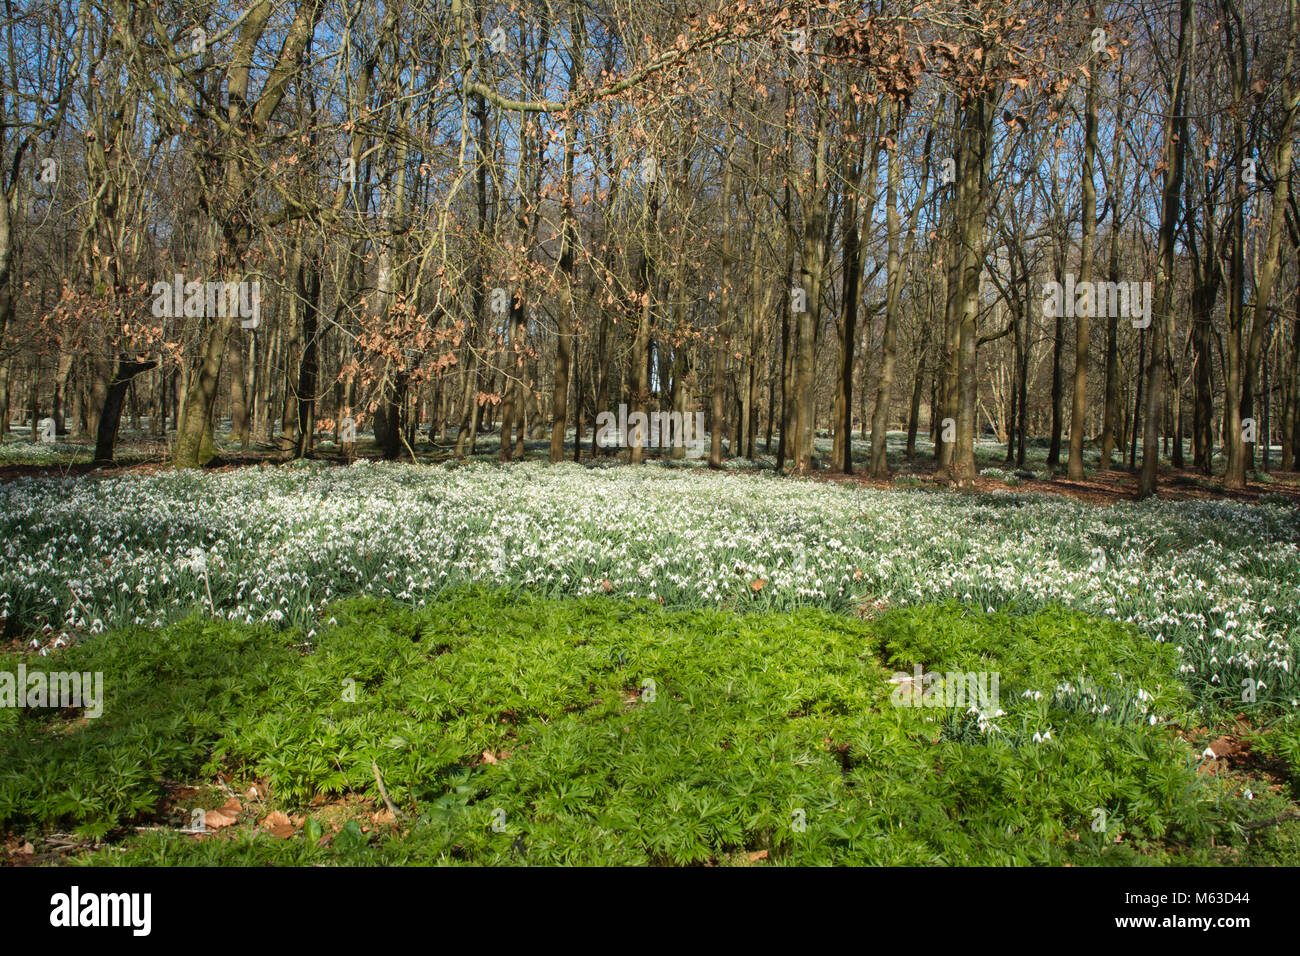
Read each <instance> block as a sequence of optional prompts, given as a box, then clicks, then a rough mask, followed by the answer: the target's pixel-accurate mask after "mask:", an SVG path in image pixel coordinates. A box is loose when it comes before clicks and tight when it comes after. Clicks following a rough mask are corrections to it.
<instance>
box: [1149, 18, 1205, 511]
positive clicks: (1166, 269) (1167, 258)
mask: <svg viewBox="0 0 1300 956" xmlns="http://www.w3.org/2000/svg"><path fill="white" fill-rule="evenodd" d="M1191 31H1192V0H1180V10H1179V24H1178V74H1177V77H1176V79H1175V80H1174V86H1173V89H1172V90H1171V96H1170V101H1169V114H1168V115H1167V116H1166V117H1165V130H1164V134H1165V135H1164V152H1165V164H1166V168H1165V185H1164V196H1163V199H1162V204H1161V216H1160V232H1159V236H1158V240H1157V254H1156V259H1157V268H1156V282H1155V288H1154V290H1153V293H1152V298H1153V299H1154V300H1155V302H1154V303H1153V305H1154V308H1153V309H1152V317H1151V324H1152V328H1151V354H1150V356H1149V357H1148V358H1147V367H1146V369H1145V378H1146V383H1145V390H1146V408H1145V421H1144V427H1143V435H1142V471H1141V473H1140V474H1139V476H1138V497H1139V498H1148V497H1150V496H1151V495H1154V494H1155V493H1156V478H1157V469H1158V467H1159V455H1160V425H1161V420H1162V419H1163V418H1164V368H1165V356H1164V349H1163V347H1162V344H1161V343H1162V342H1163V339H1164V337H1163V334H1162V333H1163V331H1164V329H1165V323H1166V322H1167V321H1168V317H1169V312H1170V310H1171V309H1172V307H1173V293H1174V288H1173V281H1174V240H1175V238H1176V235H1175V234H1176V232H1177V229H1178V220H1179V206H1180V201H1181V198H1182V184H1183V159H1184V156H1185V155H1186V148H1187V117H1186V116H1185V115H1184V113H1183V100H1184V90H1185V88H1186V83H1187V69H1188V61H1189V60H1190V58H1191V46H1192V42H1193V40H1192V33H1191Z"/></svg>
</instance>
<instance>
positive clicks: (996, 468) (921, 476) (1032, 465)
mask: <svg viewBox="0 0 1300 956" xmlns="http://www.w3.org/2000/svg"><path fill="white" fill-rule="evenodd" d="M903 439H904V435H903V433H901V432H891V433H890V466H891V475H890V477H888V478H872V477H870V476H869V475H868V474H867V473H866V472H867V464H868V462H869V455H870V446H869V443H867V442H862V441H860V440H859V439H856V438H855V439H854V442H853V446H854V452H853V457H854V462H855V471H854V473H853V474H850V475H845V474H843V473H842V472H838V471H833V470H831V469H829V468H828V467H826V466H825V462H827V461H829V458H830V455H829V451H830V443H829V441H827V440H825V439H819V440H818V443H817V444H818V453H819V461H818V462H815V465H816V466H817V467H816V468H815V470H814V472H813V476H814V477H816V478H818V479H820V480H825V481H831V482H845V483H851V484H855V485H861V486H864V487H871V488H891V487H897V486H899V485H903V486H908V485H911V484H913V483H914V482H915V483H919V484H921V485H922V486H925V487H934V488H943V487H946V482H941V481H939V480H938V479H937V478H936V477H935V464H934V457H933V446H932V445H931V444H930V443H928V442H926V441H924V440H918V443H917V449H918V454H917V456H916V457H915V458H912V459H910V460H909V459H907V458H905V457H904V455H903V454H902V450H903V449H902V444H903ZM499 447H500V437H499V436H498V435H495V434H492V433H486V434H485V435H483V436H482V437H481V439H480V443H479V448H478V449H477V451H476V454H475V455H474V456H472V457H471V456H467V460H479V461H491V460H495V459H496V457H497V451H498V449H499ZM565 449H566V456H565V460H566V461H571V460H573V458H572V456H573V442H572V439H571V438H570V439H569V440H568V441H566V443H565ZM1004 449H1005V446H1004V445H1001V444H995V443H992V442H989V441H987V440H986V441H983V442H981V443H980V444H979V445H978V446H977V452H976V458H977V463H978V465H979V466H980V468H981V474H980V476H979V477H978V478H977V479H976V480H975V481H974V483H973V484H972V486H971V490H974V491H981V492H988V491H994V490H998V489H1001V488H1014V489H1015V490H1016V491H1020V492H1029V493H1033V494H1047V495H1057V496H1061V497H1066V498H1073V499H1075V500H1078V501H1086V502H1089V503H1090V504H1098V505H1104V504H1114V503H1116V502H1121V501H1136V500H1137V498H1138V475H1137V471H1136V470H1134V469H1130V468H1128V467H1127V466H1121V467H1116V468H1112V469H1106V468H1101V467H1099V464H1098V460H1097V459H1098V448H1097V447H1096V446H1095V445H1090V446H1089V447H1088V448H1087V450H1086V452H1085V474H1084V477H1083V478H1082V479H1080V480H1071V479H1070V478H1068V477H1067V476H1066V472H1065V466H1064V464H1061V465H1058V466H1053V467H1050V468H1049V467H1048V466H1047V464H1046V458H1047V455H1046V447H1045V443H1044V442H1043V441H1041V440H1038V441H1035V442H1033V443H1031V446H1030V449H1029V455H1028V456H1027V462H1026V464H1027V466H1028V467H1027V469H1017V468H1016V467H1015V466H1013V465H1007V464H1005V463H1004V462H1003V458H1002V452H1003V451H1004ZM415 450H416V455H417V461H418V462H421V463H426V464H433V463H440V462H445V461H449V460H453V459H455V457H456V455H455V450H454V446H453V445H450V444H447V445H443V446H436V445H434V444H433V443H431V442H428V441H424V442H421V443H418V444H417V446H416V449H415ZM549 450H550V445H549V441H542V440H536V439H530V440H529V441H527V442H526V443H525V453H524V456H523V458H522V459H520V460H524V461H527V460H536V459H537V458H539V457H541V458H545V457H546V456H547V455H548V454H549ZM92 452H93V445H92V444H91V443H90V442H88V441H66V442H60V443H59V444H58V445H57V446H54V447H53V448H52V449H50V450H46V449H45V448H43V447H42V446H39V445H33V444H32V443H31V442H29V441H21V440H14V439H12V438H11V439H10V440H9V441H7V442H5V443H3V444H0V482H7V481H14V480H17V479H19V478H24V477H52V476H69V477H76V476H81V475H89V474H104V475H111V474H125V473H142V474H153V473H157V472H159V471H164V470H167V469H169V468H170V467H171V465H170V455H171V452H170V445H169V443H168V442H166V441H163V440H159V439H155V438H148V437H144V436H143V435H139V434H137V435H135V436H131V437H127V438H126V439H124V440H123V441H121V442H120V443H119V446H118V453H117V460H116V461H115V462H114V464H112V465H95V464H94V463H93V462H92V461H91V460H90V458H91V454H92ZM1272 455H1273V459H1274V461H1276V460H1277V457H1278V455H1279V450H1278V449H1277V448H1274V449H1273V451H1272ZM311 457H312V458H313V460H316V461H322V462H332V463H336V464H350V463H351V461H354V460H356V458H365V459H369V460H378V459H380V458H381V457H382V456H381V454H380V451H379V449H378V448H377V447H376V446H375V445H374V442H373V441H367V440H366V437H365V436H360V440H359V442H358V444H357V448H356V454H355V456H354V457H350V458H345V457H344V456H343V455H342V454H341V453H340V452H339V450H338V449H337V448H336V447H334V445H333V444H332V443H331V442H328V441H325V442H321V443H320V444H319V445H318V446H317V447H316V449H315V450H314V451H313V454H312V456H311ZM657 457H658V456H657V455H656V454H655V453H654V452H650V453H649V454H648V455H647V460H648V461H655V460H657ZM29 458H30V459H34V460H27V459H29ZM42 459H44V460H42ZM401 460H408V461H409V460H410V458H409V456H408V455H406V454H405V453H404V454H403V458H402V459H401ZM608 460H609V459H601V461H602V462H604V461H608ZM615 460H617V459H615ZM583 461H584V462H587V463H592V462H593V461H595V459H592V458H591V456H590V450H589V449H588V448H584V450H583ZM284 462H285V458H284V456H283V455H282V454H280V453H279V452H278V451H277V450H276V449H274V448H272V447H270V446H257V445H253V446H250V447H249V448H241V447H240V446H239V445H238V443H236V442H234V441H232V440H231V439H230V437H229V435H226V436H224V437H222V438H219V441H218V457H217V458H216V459H214V460H213V461H212V462H210V463H209V465H208V470H214V471H215V470H224V469H230V468H239V467H246V466H257V465H263V464H282V463H284ZM694 464H695V466H696V467H704V466H703V464H702V463H700V462H696V463H694ZM731 467H736V468H739V469H744V470H748V469H751V468H753V469H768V470H775V467H776V460H775V457H774V456H772V455H768V454H764V455H762V456H760V457H759V458H757V459H756V460H755V461H754V462H752V463H751V462H743V461H737V462H733V463H732V464H731ZM1215 469H1216V474H1212V475H1206V474H1204V473H1203V472H1201V471H1199V470H1195V469H1191V468H1174V467H1172V466H1170V465H1168V464H1166V463H1162V464H1161V467H1160V473H1159V495H1160V497H1161V498H1164V499H1167V500H1170V501H1208V500H1227V501H1248V502H1249V501H1258V500H1259V499H1260V497H1261V496H1279V497H1281V498H1284V499H1288V500H1291V501H1295V502H1300V472H1296V471H1280V470H1278V469H1277V468H1276V465H1274V467H1273V468H1272V469H1271V470H1269V471H1262V470H1260V471H1255V472H1252V473H1250V474H1249V475H1248V479H1247V484H1246V487H1245V488H1242V489H1229V488H1227V487H1225V485H1224V483H1223V477H1222V455H1221V454H1216V457H1215Z"/></svg>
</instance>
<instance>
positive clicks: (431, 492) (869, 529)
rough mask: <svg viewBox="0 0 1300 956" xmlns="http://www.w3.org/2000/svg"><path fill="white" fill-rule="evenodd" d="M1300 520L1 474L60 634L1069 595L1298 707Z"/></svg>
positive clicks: (1007, 505) (317, 477)
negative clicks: (417, 609)
mask: <svg viewBox="0 0 1300 956" xmlns="http://www.w3.org/2000/svg"><path fill="white" fill-rule="evenodd" d="M1298 517H1300V516H1298V515H1297V513H1296V511H1295V510H1294V509H1292V508H1290V507H1287V506H1285V505H1282V504H1255V505H1247V504H1240V503H1233V502H1162V501H1150V502H1143V503H1134V504H1122V505H1114V506H1109V507H1097V506H1094V505H1089V504H1086V503H1082V502H1077V501H1072V500H1069V499H1065V498H1057V497H1047V496H1035V495H1025V494H1020V493H1015V492H1008V491H997V492H994V493H991V494H984V495H957V494H946V493H937V494H936V493H928V492H899V491H887V490H879V489H872V488H860V487H854V486H849V485H837V484H830V483H824V482H817V481H797V480H791V479H782V478H776V477H774V476H773V475H771V474H769V473H761V472H738V471H729V472H723V473H711V472H708V471H703V470H700V469H686V468H677V467H672V466H662V465H646V466H643V467H640V468H631V467H617V468H585V467H581V466H578V465H575V464H571V463H566V464H561V465H549V464H544V463H540V462H523V463H518V464H515V465H511V466H506V467H501V466H498V465H494V464H486V463H471V464H462V465H460V466H450V467H438V466H430V467H413V466H410V465H403V464H375V463H370V462H358V463H356V464H355V465H353V466H352V467H350V468H340V467H335V466H325V465H309V466H306V467H295V468H273V467H263V468H246V469H240V470H233V471H226V472H219V473H202V472H164V473H159V474H151V475H145V474H131V475H123V476H118V477H111V478H101V477H97V476H89V477H82V478H40V479H23V480H19V481H15V482H11V483H8V484H4V485H0V532H2V533H0V542H2V543H0V619H5V618H9V619H11V620H9V621H8V624H9V632H10V633H19V634H22V635H27V634H29V633H33V632H43V631H44V629H45V628H50V630H49V631H47V632H45V633H46V634H47V635H48V636H49V637H50V638H52V637H53V636H54V635H55V634H56V633H58V632H61V631H66V630H90V629H91V625H92V623H96V622H97V623H98V625H99V627H98V628H96V630H98V629H100V628H114V627H122V626H128V625H141V626H146V627H158V626H161V625H162V624H164V623H167V622H170V621H173V620H175V619H177V618H180V617H184V616H185V615H187V614H190V613H192V612H195V611H197V612H199V613H212V612H210V611H209V610H208V609H209V607H212V608H214V609H215V613H217V614H220V615H223V616H225V617H226V618H228V619H231V620H237V621H244V622H270V623H276V624H281V625H286V626H287V625H297V626H300V627H303V628H304V630H306V629H307V628H309V627H310V626H312V625H314V624H316V623H318V620H317V619H318V617H319V614H320V611H321V609H322V608H323V607H324V606H325V605H326V604H327V603H328V602H329V601H331V600H333V599H337V598H340V597H345V596H348V595H354V594H373V595H376V596H383V597H389V598H393V599H395V600H398V601H403V602H408V603H412V604H417V605H418V604H422V603H424V602H426V601H427V600H429V599H430V598H431V597H433V596H435V595H437V594H438V593H439V592H441V591H444V590H446V589H449V588H452V587H456V586H460V585H465V584H475V583H482V584H502V585H514V586H522V587H527V588H530V589H534V590H538V591H541V592H543V593H548V594H555V595H562V594H563V595H584V594H611V595H615V596H622V597H637V598H650V599H653V600H658V601H661V602H663V603H665V604H667V605H669V606H700V605H722V606H728V607H737V608H742V609H743V608H746V607H759V608H765V609H784V608H789V607H794V606H797V605H815V606H821V607H826V608H829V609H832V610H839V611H854V610H859V609H863V608H869V607H871V606H876V607H883V606H896V605H904V604H917V603H925V602H933V601H946V600H957V601H961V602H967V603H970V604H972V605H976V606H978V607H981V608H1001V607H1006V606H1014V607H1016V608H1024V609H1033V608H1036V607H1042V606H1045V605H1049V604H1063V605H1066V606H1069V607H1072V608H1076V609H1078V610H1081V611H1084V612H1088V613H1092V614H1097V615H1104V616H1106V617H1110V618H1113V619H1116V620H1120V621H1125V622H1129V623H1132V624H1133V625H1135V626H1136V627H1138V628H1140V629H1142V630H1143V631H1145V632H1146V633H1148V634H1149V635H1150V636H1151V637H1152V639H1154V640H1158V641H1164V642H1168V643H1170V644H1172V645H1174V646H1175V647H1176V648H1177V653H1179V654H1180V655H1181V671H1182V674H1183V677H1184V679H1185V680H1186V681H1187V683H1188V684H1189V685H1190V686H1191V687H1192V688H1193V689H1194V690H1197V691H1199V692H1202V693H1214V694H1218V695H1225V694H1226V695H1236V694H1237V693H1238V688H1241V687H1245V686H1247V684H1249V687H1250V689H1251V694H1252V695H1257V696H1258V699H1259V700H1261V701H1265V700H1267V701H1275V702H1278V703H1281V704H1283V706H1285V707H1288V708H1291V707H1295V706H1296V704H1295V700H1296V699H1297V698H1300V680H1298V679H1297V672H1296V660H1295V657H1296V647H1297V645H1298V644H1300V615H1297V613H1296V608H1297V606H1298V605H1300V520H1297V519H1298ZM1098 552H1100V553H1101V554H1103V555H1104V557H1105V560H1104V561H1103V560H1098V558H1097V554H1098ZM209 590H210V592H211V596H210V597H209ZM1243 699H1245V698H1244V697H1243Z"/></svg>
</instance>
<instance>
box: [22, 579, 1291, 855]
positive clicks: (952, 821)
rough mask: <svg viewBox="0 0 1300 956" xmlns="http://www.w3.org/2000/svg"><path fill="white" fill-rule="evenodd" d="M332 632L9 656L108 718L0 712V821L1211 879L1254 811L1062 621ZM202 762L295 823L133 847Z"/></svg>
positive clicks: (1171, 672) (1144, 694)
mask: <svg viewBox="0 0 1300 956" xmlns="http://www.w3.org/2000/svg"><path fill="white" fill-rule="evenodd" d="M325 617H326V618H327V619H328V620H327V621H326V622H325V623H322V624H321V625H320V633H319V634H316V635H314V636H312V637H310V639H308V638H306V637H305V636H304V635H303V634H301V633H299V632H296V631H293V630H287V631H277V630H273V629H271V628H267V627H251V626H236V625H229V624H225V623H212V622H204V621H200V620H196V619H191V620H189V621H187V622H185V623H183V624H180V625H177V626H173V627H170V628H167V629H165V630H162V631H143V630H137V631H127V632H123V633H118V634H114V635H111V636H109V637H105V638H98V639H95V640H93V641H91V642H88V643H85V644H82V645H79V646H76V647H74V648H71V649H68V650H65V651H63V652H61V653H59V654H56V655H53V656H51V657H49V658H39V659H35V661H38V662H39V663H36V662H34V660H33V659H28V660H27V661H26V663H27V665H28V666H29V668H30V667H37V666H44V667H49V668H51V669H54V668H64V669H66V668H71V667H76V668H77V669H79V670H90V671H94V670H99V671H103V672H104V674H105V695H106V698H107V703H106V705H105V710H104V715H103V716H102V717H101V718H99V719H98V720H93V721H86V720H80V719H77V718H75V717H73V718H69V716H68V715H67V714H64V713H62V712H51V711H42V712H15V711H8V712H3V716H2V717H0V767H3V770H0V825H3V826H4V827H5V828H6V829H9V830H11V831H12V830H22V831H24V832H27V833H29V834H36V833H39V832H41V831H48V830H50V829H53V828H58V827H64V826H67V825H69V824H71V825H74V826H77V827H79V828H80V829H81V831H82V832H84V833H89V834H92V835H103V834H109V833H111V835H112V836H113V837H114V838H117V837H120V836H121V837H125V839H124V840H119V841H118V843H117V845H114V846H111V847H108V848H105V849H103V850H101V851H100V852H97V853H94V854H90V855H89V856H87V857H84V858H83V860H84V861H85V862H94V863H129V864H136V865H141V864H171V863H184V864H203V863H218V862H221V863H278V864H305V863H312V862H337V863H456V862H468V863H492V864H507V863H544V864H558V863H586V864H597V863H599V864H645V863H650V864H673V865H685V864H706V863H712V862H718V863H741V864H745V863H749V862H751V860H764V861H766V862H769V863H790V864H808V865H816V864H835V863H857V864H937V863H943V864H1025V863H1063V862H1071V861H1072V862H1145V863H1152V862H1171V861H1179V860H1183V861H1193V860H1195V861H1198V862H1206V861H1210V862H1212V861H1214V859H1215V856H1214V854H1215V852H1217V851H1211V849H1210V847H1211V845H1212V844H1211V839H1212V838H1215V845H1216V846H1217V847H1223V846H1225V845H1227V844H1230V843H1231V842H1232V839H1233V831H1232V830H1231V828H1230V822H1229V821H1230V820H1235V819H1239V818H1240V817H1241V816H1242V814H1243V811H1241V810H1240V808H1238V807H1237V804H1236V803H1234V802H1233V801H1234V799H1235V798H1234V797H1232V796H1231V795H1230V793H1229V788H1228V787H1227V786H1226V784H1225V783H1224V782H1222V781H1221V780H1220V779H1219V778H1217V777H1215V776H1212V775H1206V774H1200V773H1198V772H1197V766H1198V762H1199V759H1200V758H1199V755H1198V754H1197V752H1196V750H1195V748H1194V747H1193V746H1191V745H1190V744H1188V743H1186V742H1185V741H1184V740H1183V739H1181V738H1180V737H1179V736H1178V735H1177V734H1175V733H1174V731H1173V727H1172V726H1171V722H1177V721H1180V720H1182V718H1183V715H1184V708H1185V707H1186V706H1187V699H1186V697H1185V693H1184V691H1183V689H1182V687H1181V685H1180V684H1179V682H1178V680H1177V677H1176V660H1175V656H1174V655H1173V653H1172V649H1171V648H1169V647H1167V646H1165V645H1161V644H1158V643H1155V642H1152V641H1150V640H1149V639H1148V638H1145V637H1143V636H1142V635H1140V634H1138V633H1137V632H1136V631H1134V630H1133V629H1131V628H1129V627H1126V626H1124V625H1120V624H1115V623H1110V622H1105V621H1099V620H1095V619H1091V618H1088V617H1085V616H1082V615H1079V614H1077V613H1073V612H1067V611H1063V610H1057V609H1048V610H1043V611H1038V612H1036V613H1033V614H1024V615H1016V614H1012V613H993V614H991V613H986V612H984V611H980V610H977V609H974V608H971V607H969V606H963V605H959V604H949V605H932V606H929V607H914V608H906V609H900V610H896V611H889V612H886V613H885V614H883V615H881V616H880V617H878V618H876V619H874V620H856V619H853V618H846V617H844V616H840V615H833V614H830V613H828V612H824V611H817V610H800V611H795V612H793V613H788V614H776V613H773V614H764V613H752V614H737V613H733V612H728V611H722V610H693V611H670V610H665V609H663V608H661V607H660V606H658V605H657V604H655V603H651V602H641V603H631V602H624V601H616V600H614V599H611V598H595V597H592V598H583V599H563V600H555V599H547V598H543V597H539V596H536V595H532V594H528V593H522V592H509V591H500V590H492V591H489V590H473V591H461V592H457V593H455V594H453V595H451V596H449V597H447V598H445V599H443V600H440V601H438V602H437V603H435V604H431V605H429V606H428V607H426V608H422V609H419V610H412V609H410V608H407V607H404V606H401V605H397V604H393V603H386V602H380V601H375V600H369V599H353V600H349V601H346V602H343V603H341V604H337V605H333V606H331V607H330V608H329V609H328V610H327V611H326V612H325ZM16 663H17V661H16V659H10V660H9V661H7V662H6V663H5V664H4V666H5V667H7V668H9V669H13V667H14V666H15V665H16ZM915 665H921V667H922V668H923V669H924V670H925V671H927V672H939V673H946V672H950V671H952V672H958V671H959V672H963V673H965V672H971V673H974V672H987V671H993V672H997V674H998V676H999V687H1000V690H999V700H998V701H997V702H995V703H993V704H991V705H990V706H988V707H985V708H983V710H981V708H979V707H974V708H972V707H969V706H899V705H898V704H899V701H900V700H906V699H908V698H906V697H905V695H902V694H901V689H902V685H901V684H900V683H898V682H897V678H895V676H894V675H895V672H896V671H898V672H904V673H907V674H911V673H913V669H914V667H915ZM891 679H892V680H891ZM218 773H224V774H226V775H228V776H231V775H233V778H236V779H244V780H248V779H263V780H266V781H267V782H269V785H270V790H271V794H272V795H273V800H274V804H275V805H276V806H278V807H280V808H283V809H285V810H286V811H288V812H289V813H291V814H302V815H305V816H308V817H310V820H309V822H308V824H307V826H306V827H305V828H304V830H302V831H299V832H298V833H297V835H295V836H294V837H292V838H290V839H287V840H277V839H274V838H273V837H271V836H268V835H265V834H255V833H253V832H251V831H241V832H239V833H238V835H237V836H235V837H234V838H227V837H226V836H225V835H222V836H220V837H217V836H206V837H203V838H196V837H194V836H192V835H187V834H181V833H178V832H175V830H174V829H171V830H167V829H164V830H163V831H162V832H145V833H139V834H136V833H133V832H131V831H129V830H127V829H125V828H126V827H127V826H128V825H129V824H138V823H143V822H155V821H156V819H157V808H158V806H159V804H160V801H161V798H162V797H163V795H164V792H165V785H166V784H167V783H168V782H169V781H191V782H192V781H195V780H201V779H212V778H213V777H214V776H215V775H216V774H218ZM379 779H382V781H383V783H384V787H385V790H386V792H387V795H388V797H389V798H390V799H391V800H392V802H393V803H394V804H395V805H396V807H397V809H398V810H399V812H400V814H401V819H400V822H399V825H398V826H397V827H394V828H392V829H389V830H386V831H383V832H380V831H377V830H373V829H371V828H369V826H368V821H367V820H365V819H362V820H361V823H362V826H355V825H353V824H348V826H347V828H345V829H343V830H338V831H337V832H334V833H333V838H332V841H326V842H327V843H328V845H318V841H317V840H316V839H308V836H307V832H308V831H310V834H311V836H312V837H316V836H318V835H320V834H321V833H322V832H326V833H328V830H325V831H322V829H321V827H320V825H319V823H318V822H317V820H316V817H317V816H319V815H320V813H319V810H318V807H319V805H320V804H322V803H323V802H324V803H327V804H328V803H342V802H345V801H346V800H349V799H354V798H357V797H362V798H364V799H365V800H367V801H368V805H369V807H370V809H375V808H382V806H383V803H382V798H381V795H380V793H379V787H378V780H379ZM363 826H364V827H365V828H366V829H370V830H371V832H365V830H363ZM1286 845H1287V846H1292V847H1293V846H1294V842H1292V843H1289V844H1286Z"/></svg>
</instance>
